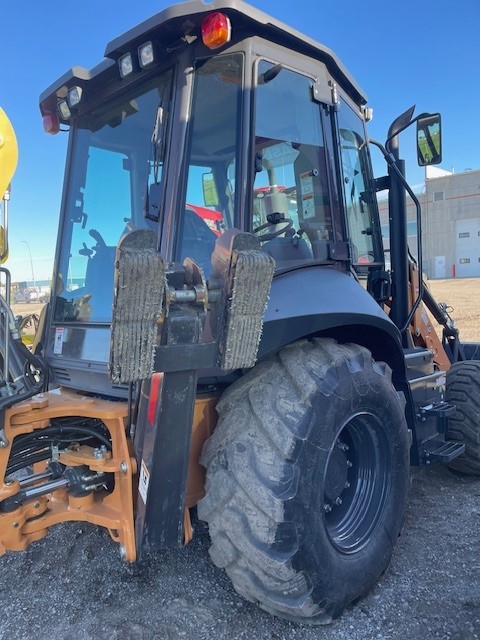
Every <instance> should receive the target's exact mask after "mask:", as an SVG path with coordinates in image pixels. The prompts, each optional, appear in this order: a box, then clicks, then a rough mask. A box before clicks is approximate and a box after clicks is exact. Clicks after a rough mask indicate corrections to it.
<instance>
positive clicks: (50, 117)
mask: <svg viewBox="0 0 480 640" xmlns="http://www.w3.org/2000/svg"><path fill="white" fill-rule="evenodd" d="M43 130H44V131H45V133H51V134H54V133H58V132H59V131H60V122H59V120H58V117H57V114H56V113H45V114H44V116H43Z"/></svg>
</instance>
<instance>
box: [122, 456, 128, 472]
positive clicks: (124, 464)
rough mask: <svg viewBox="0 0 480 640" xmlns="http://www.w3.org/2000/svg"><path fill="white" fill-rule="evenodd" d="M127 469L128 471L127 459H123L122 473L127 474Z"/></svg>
mask: <svg viewBox="0 0 480 640" xmlns="http://www.w3.org/2000/svg"><path fill="white" fill-rule="evenodd" d="M127 471H128V465H127V463H126V462H125V460H123V461H122V462H121V463H120V472H121V473H123V475H126V473H127Z"/></svg>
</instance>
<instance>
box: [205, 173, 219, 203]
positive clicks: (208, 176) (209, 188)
mask: <svg viewBox="0 0 480 640" xmlns="http://www.w3.org/2000/svg"><path fill="white" fill-rule="evenodd" d="M202 187H203V201H204V203H205V206H206V207H218V206H219V204H220V202H219V200H218V193H217V187H216V185H215V178H214V177H213V173H204V174H203V175H202Z"/></svg>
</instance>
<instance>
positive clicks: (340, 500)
mask: <svg viewBox="0 0 480 640" xmlns="http://www.w3.org/2000/svg"><path fill="white" fill-rule="evenodd" d="M334 502H335V504H337V505H341V504H342V499H341V498H335V500H334Z"/></svg>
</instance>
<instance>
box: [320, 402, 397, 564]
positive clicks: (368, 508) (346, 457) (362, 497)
mask: <svg viewBox="0 0 480 640" xmlns="http://www.w3.org/2000/svg"><path fill="white" fill-rule="evenodd" d="M389 468H390V453H389V449H388V441H387V438H386V435H385V431H384V428H383V426H382V424H381V422H380V421H379V420H378V419H377V418H376V417H374V416H373V415H372V414H369V413H365V414H358V415H356V416H354V417H352V418H351V419H350V420H349V421H348V422H347V423H346V424H345V425H344V427H343V428H342V430H341V431H340V433H339V435H338V439H337V441H336V442H335V444H334V446H333V447H332V449H331V451H330V454H329V457H328V460H327V464H326V468H325V475H324V485H323V486H324V489H323V510H324V517H325V525H326V530H327V533H328V535H329V537H330V540H331V542H332V544H333V545H334V547H336V548H337V549H338V550H339V551H342V552H343V553H348V554H349V553H355V552H356V551H359V550H360V549H361V548H362V547H363V546H364V545H365V544H367V542H368V540H369V539H370V536H371V534H372V531H373V530H374V529H375V527H376V525H377V523H378V521H379V518H380V514H381V512H382V510H383V506H384V504H385V496H386V494H387V490H388V484H389Z"/></svg>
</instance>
